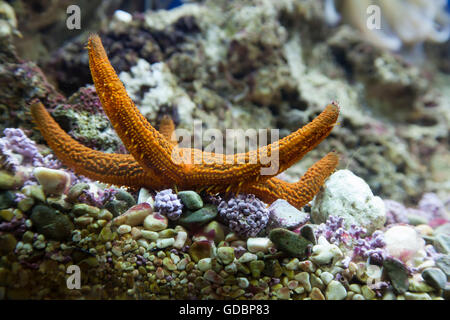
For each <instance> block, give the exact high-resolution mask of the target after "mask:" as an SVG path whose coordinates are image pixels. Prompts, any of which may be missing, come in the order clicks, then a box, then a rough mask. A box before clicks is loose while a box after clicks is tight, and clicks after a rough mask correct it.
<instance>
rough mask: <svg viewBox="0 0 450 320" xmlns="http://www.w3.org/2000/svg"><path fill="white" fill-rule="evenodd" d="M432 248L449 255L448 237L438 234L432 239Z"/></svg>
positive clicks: (449, 241)
mask: <svg viewBox="0 0 450 320" xmlns="http://www.w3.org/2000/svg"><path fill="white" fill-rule="evenodd" d="M433 246H434V247H435V248H436V250H437V251H438V252H440V253H444V254H449V253H450V235H448V234H444V233H439V234H437V235H436V237H435V238H434V243H433Z"/></svg>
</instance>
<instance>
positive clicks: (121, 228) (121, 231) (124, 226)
mask: <svg viewBox="0 0 450 320" xmlns="http://www.w3.org/2000/svg"><path fill="white" fill-rule="evenodd" d="M117 232H118V233H119V234H125V233H129V232H131V226H129V225H127V224H122V225H121V226H119V228H117Z"/></svg>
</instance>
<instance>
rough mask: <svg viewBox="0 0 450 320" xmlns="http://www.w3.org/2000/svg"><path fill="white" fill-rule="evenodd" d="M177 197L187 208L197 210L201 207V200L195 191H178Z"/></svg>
mask: <svg viewBox="0 0 450 320" xmlns="http://www.w3.org/2000/svg"><path fill="white" fill-rule="evenodd" d="M178 197H179V198H180V200H181V202H182V203H183V205H185V206H186V208H188V209H189V210H198V209H201V208H202V207H203V200H202V198H201V197H200V195H199V194H198V193H197V192H195V191H180V192H178Z"/></svg>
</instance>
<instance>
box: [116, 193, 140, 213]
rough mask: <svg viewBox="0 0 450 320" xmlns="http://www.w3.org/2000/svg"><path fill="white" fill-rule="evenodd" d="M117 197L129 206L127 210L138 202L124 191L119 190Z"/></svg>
mask: <svg viewBox="0 0 450 320" xmlns="http://www.w3.org/2000/svg"><path fill="white" fill-rule="evenodd" d="M115 197H116V199H117V200H119V201H124V202H125V203H126V204H127V209H128V208H131V207H132V206H134V205H135V204H136V200H134V197H133V196H132V195H131V194H130V193H128V192H127V191H125V190H123V189H118V190H117V193H116V194H115Z"/></svg>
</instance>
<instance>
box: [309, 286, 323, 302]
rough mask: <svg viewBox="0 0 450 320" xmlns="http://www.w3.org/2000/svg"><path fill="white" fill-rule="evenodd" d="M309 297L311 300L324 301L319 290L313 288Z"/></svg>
mask: <svg viewBox="0 0 450 320" xmlns="http://www.w3.org/2000/svg"><path fill="white" fill-rule="evenodd" d="M309 297H310V298H311V300H325V297H324V295H323V293H322V291H320V289H319V288H313V289H312V290H311V294H310V295H309Z"/></svg>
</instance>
